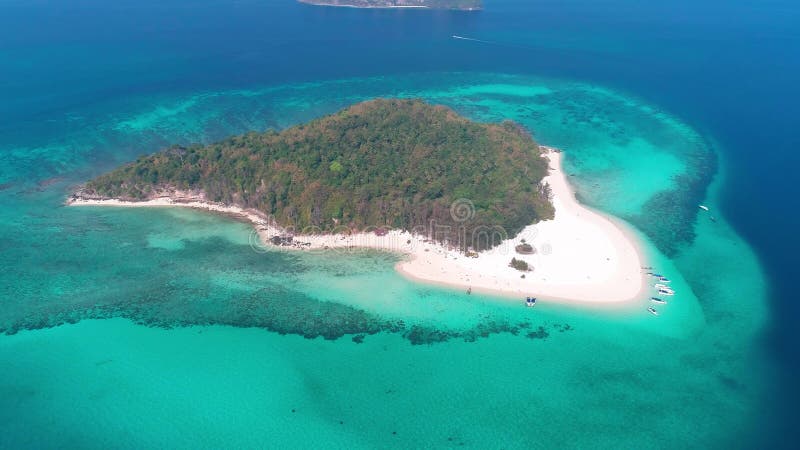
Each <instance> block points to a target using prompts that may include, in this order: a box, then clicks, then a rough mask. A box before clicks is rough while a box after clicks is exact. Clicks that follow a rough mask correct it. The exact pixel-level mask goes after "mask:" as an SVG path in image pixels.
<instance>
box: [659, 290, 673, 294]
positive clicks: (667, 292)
mask: <svg viewBox="0 0 800 450" xmlns="http://www.w3.org/2000/svg"><path fill="white" fill-rule="evenodd" d="M658 293H659V294H661V295H675V291H673V290H672V289H669V290H667V289H659V290H658Z"/></svg>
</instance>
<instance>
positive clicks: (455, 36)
mask: <svg viewBox="0 0 800 450" xmlns="http://www.w3.org/2000/svg"><path fill="white" fill-rule="evenodd" d="M451 37H452V38H453V39H460V40H462V41H472V42H482V43H484V44H500V43H499V42H492V41H484V40H482V39H473V38H468V37H464V36H457V35H455V34H454V35H453V36H451Z"/></svg>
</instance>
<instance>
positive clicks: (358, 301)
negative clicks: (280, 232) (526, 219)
mask: <svg viewBox="0 0 800 450" xmlns="http://www.w3.org/2000/svg"><path fill="white" fill-rule="evenodd" d="M397 95H399V96H406V97H423V98H426V99H429V100H430V101H432V102H436V103H444V104H447V105H449V106H451V107H453V108H455V109H456V110H458V111H459V112H461V113H463V114H465V115H467V116H469V117H472V118H474V119H477V120H501V119H504V118H510V119H514V120H518V121H520V122H521V123H523V124H525V125H526V126H528V127H529V128H531V129H532V130H533V131H534V133H535V135H536V137H537V138H538V139H539V140H540V141H541V142H542V143H544V144H547V145H553V146H557V147H561V148H563V149H564V151H565V153H566V155H567V158H566V164H567V165H566V167H567V171H568V172H569V173H571V174H573V176H572V177H571V178H572V181H573V182H574V183H575V185H576V186H577V188H578V191H579V194H580V197H581V199H582V200H584V201H585V202H587V203H588V204H589V205H591V206H594V207H597V208H600V209H602V210H604V211H608V212H611V213H613V214H616V215H618V216H620V217H622V218H624V219H625V220H627V221H629V222H630V223H632V224H633V225H635V226H637V227H638V228H639V229H640V230H641V231H642V232H643V233H644V234H643V239H646V249H647V252H648V253H649V254H650V255H651V258H652V261H653V262H654V266H656V267H657V268H658V270H659V271H660V272H662V273H665V274H667V275H668V276H669V277H670V278H673V279H674V280H675V282H674V284H675V285H676V289H677V290H678V292H679V294H678V295H676V297H675V298H674V300H673V302H672V304H669V305H666V306H664V307H662V308H660V309H661V310H662V315H661V316H659V317H657V318H656V317H653V316H650V315H649V314H647V313H646V312H645V311H644V305H645V304H646V303H645V302H644V299H643V306H642V311H641V313H638V312H637V313H633V314H615V313H613V312H603V311H597V310H593V309H583V308H579V307H573V306H559V305H555V304H547V303H546V302H542V304H541V305H539V306H537V308H535V310H534V311H531V310H529V309H527V308H524V307H522V306H521V304H517V303H515V302H513V301H512V302H510V301H508V300H505V299H493V298H485V297H481V296H477V295H475V296H471V297H466V296H465V295H463V293H461V292H456V291H450V290H444V289H440V288H435V287H429V286H424V285H419V284H414V283H410V282H408V281H406V280H404V279H403V278H402V277H400V276H399V275H397V274H396V273H395V272H394V271H393V269H392V266H393V264H394V262H395V261H396V257H394V256H392V255H387V254H381V253H357V254H340V253H330V254H323V255H317V254H315V255H306V254H293V253H286V252H266V253H264V252H256V251H254V250H253V248H252V247H251V245H250V238H251V230H249V228H248V227H247V226H246V225H243V224H239V223H235V222H232V221H230V220H228V219H225V218H222V217H216V216H212V215H208V214H203V213H200V212H195V211H185V210H169V209H161V210H147V211H143V210H117V209H96V208H63V207H60V204H61V202H62V201H63V198H64V196H65V195H66V193H67V192H68V190H69V187H70V186H71V185H72V183H75V182H79V181H80V180H83V179H85V178H87V177H89V176H91V175H93V174H96V173H99V172H102V171H104V170H106V169H108V168H110V167H113V166H114V165H116V164H119V163H121V162H124V161H127V160H130V159H131V158H133V157H134V156H135V155H136V154H139V153H142V152H148V151H154V150H156V149H157V148H158V147H160V146H162V145H165V144H166V143H171V142H191V141H196V140H199V141H204V142H208V141H211V140H214V139H218V138H220V137H223V136H226V135H230V134H233V133H238V132H243V131H246V130H248V129H265V128H270V127H274V128H280V127H285V126H289V125H291V124H294V123H298V122H302V121H305V120H309V119H311V118H313V117H316V116H319V115H322V114H325V113H328V112H332V111H334V110H336V109H338V108H340V107H342V106H345V105H347V104H349V103H352V102H355V101H359V100H362V99H366V98H371V97H375V96H397ZM131 103H133V104H132V105H131V104H125V105H119V104H114V105H109V104H105V105H102V106H96V107H95V110H94V111H93V112H91V113H87V114H86V115H85V116H82V117H80V118H76V119H75V120H76V121H77V122H78V123H79V124H80V126H76V127H74V129H72V131H70V132H69V133H68V134H66V135H65V136H62V137H60V138H59V139H58V141H57V142H41V143H38V144H37V145H35V146H33V147H27V148H25V147H18V150H16V151H4V152H3V153H2V154H3V157H4V160H5V163H6V164H5V165H4V168H5V175H4V176H5V178H6V179H10V180H12V181H11V182H12V183H13V186H12V187H11V188H9V189H5V190H4V191H2V192H0V199H2V201H3V203H4V204H5V205H7V208H5V209H4V210H3V212H2V216H0V224H2V227H3V234H2V235H3V236H4V237H3V242H2V244H3V249H4V252H3V253H2V255H1V256H0V258H2V259H3V264H4V267H7V268H9V270H6V271H4V272H3V273H2V274H0V278H2V283H0V285H2V286H3V298H4V302H5V305H4V306H5V307H4V308H3V311H2V312H0V326H2V328H3V329H4V330H5V331H6V332H7V333H15V334H10V335H8V336H3V337H0V355H1V356H0V360H3V361H10V362H11V364H10V370H6V371H4V373H3V374H2V375H0V379H1V381H0V385H2V386H3V389H4V390H5V391H6V393H5V395H4V396H3V399H2V400H0V401H2V402H3V403H4V405H3V408H0V410H2V411H4V414H5V417H4V418H3V422H4V423H6V424H7V425H8V428H9V429H10V430H12V431H11V432H10V433H5V434H4V435H3V437H2V438H0V439H2V441H0V443H2V444H4V445H3V446H12V447H19V446H31V445H37V446H38V445H43V446H51V445H56V444H64V443H67V444H73V445H84V446H87V445H89V446H94V445H98V444H99V443H102V442H107V443H109V442H112V441H113V442H115V443H116V444H117V445H119V444H120V441H121V442H122V443H123V445H129V446H130V447H141V446H144V445H154V444H155V443H158V442H160V443H165V444H166V445H181V446H215V445H216V446H219V445H226V446H227V445H231V446H233V445H241V446H255V445H258V444H263V443H265V442H269V443H272V444H274V445H275V446H282V445H285V446H288V445H290V444H291V443H296V439H297V436H300V435H302V436H307V437H308V439H310V440H309V441H307V442H308V443H309V445H313V444H314V443H318V444H321V443H327V444H331V445H333V446H336V445H339V446H348V447H358V446H363V447H374V446H383V445H390V444H397V445H399V446H404V447H408V446H419V445H430V446H459V445H467V446H472V447H487V446H488V447H498V446H502V447H512V448H515V447H525V446H527V447H530V446H534V447H536V446H544V443H547V442H550V443H552V442H564V443H568V444H571V445H576V446H584V447H585V446H590V445H591V446H594V445H601V446H615V447H668V446H686V445H687V444H688V443H691V444H692V445H697V446H722V445H725V444H727V443H731V442H733V441H734V440H735V439H736V438H737V436H736V432H735V431H733V430H741V432H742V433H743V435H748V434H749V433H748V429H747V426H748V424H750V425H751V426H752V423H753V419H754V417H753V411H755V410H757V408H758V407H759V405H760V404H761V403H762V402H763V398H764V397H763V396H764V394H765V391H766V386H767V384H768V382H769V378H768V373H767V372H766V371H765V369H764V366H763V362H762V361H761V360H760V359H759V358H760V357H759V356H758V354H757V352H755V351H754V347H753V346H754V345H755V337H756V336H757V334H758V333H759V331H760V329H761V327H762V326H763V325H764V323H765V321H766V320H767V318H766V306H765V298H764V296H765V284H764V281H763V278H762V275H761V271H760V269H759V267H758V264H757V261H756V260H755V257H754V255H753V254H752V252H751V251H750V249H749V247H748V246H747V245H746V244H745V243H744V242H743V241H742V240H741V239H740V238H738V237H737V236H736V234H735V233H734V232H733V231H732V230H731V229H730V228H729V227H728V225H727V224H726V223H725V221H724V218H723V217H717V219H718V220H717V222H711V221H710V220H709V219H708V217H707V216H704V215H702V214H700V215H698V212H699V210H698V209H697V207H696V205H697V203H699V202H703V203H705V204H707V205H709V206H710V207H711V208H712V211H714V210H716V209H717V201H716V195H717V191H718V188H717V186H718V184H719V178H720V175H717V178H716V180H717V181H715V183H714V184H713V185H712V186H711V190H710V191H707V185H706V183H707V181H708V180H709V179H710V177H711V176H713V175H714V174H715V173H717V169H716V168H717V164H716V157H715V151H714V148H713V147H712V146H711V144H710V143H708V142H707V141H706V140H705V139H703V138H702V137H701V136H700V135H699V134H698V133H696V132H695V131H693V130H692V129H691V128H690V127H688V126H687V125H685V124H683V123H681V122H680V121H679V120H678V119H676V118H674V117H672V116H670V115H669V114H667V113H666V112H663V111H659V110H658V109H657V108H656V107H654V106H652V105H648V104H646V103H644V102H642V101H640V100H638V99H635V98H633V97H631V96H628V95H624V94H621V93H619V92H614V91H610V90H608V89H603V88H599V87H596V86H592V85H588V84H582V83H576V82H562V81H554V80H547V79H540V78H533V77H523V76H515V75H507V74H489V73H487V74H464V73H446V74H424V75H417V76H403V77H377V78H365V79H344V80H339V81H333V82H325V83H310V84H298V85H287V86H278V87H269V88H263V89H250V90H233V91H211V92H198V93H196V94H191V95H185V96H177V97H176V96H172V97H170V96H153V97H150V98H141V99H138V100H137V101H136V102H131ZM654 162H657V167H653V164H654ZM53 177H56V178H55V179H53ZM42 180H50V181H47V182H44V183H43V182H42ZM654 202H656V204H658V203H657V202H666V203H662V204H666V205H669V208H670V209H669V210H670V211H673V212H674V213H673V214H672V215H670V220H664V218H663V217H658V215H657V213H654V211H653V209H652V208H653V207H654V206H653V205H654ZM654 216H655V217H654ZM556 250H557V249H556ZM665 255H670V257H671V259H668V258H667V256H665ZM111 318H113V319H111ZM96 319H105V320H96ZM72 322H78V323H76V324H74V325H68V324H66V323H72ZM58 324H65V325H61V326H57V327H55V328H52V326H53V325H58ZM137 324H138V325H137ZM303 336H306V337H308V338H312V339H306V338H304V337H303ZM325 337H327V338H328V339H325ZM52 373H58V374H60V376H59V377H52V376H43V374H52ZM293 409H294V411H295V412H292V410H293ZM31 427H36V428H40V429H46V430H49V431H48V432H45V433H38V434H35V435H31V434H29V433H27V432H26V430H29V429H31ZM643 430H646V431H643ZM395 433H396V434H395ZM121 436H125V437H126V438H125V439H122V440H120V437H121ZM187 439H191V440H189V441H187ZM312 440H313V441H312Z"/></svg>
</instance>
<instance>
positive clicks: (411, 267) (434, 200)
mask: <svg viewBox="0 0 800 450" xmlns="http://www.w3.org/2000/svg"><path fill="white" fill-rule="evenodd" d="M560 157H561V155H560V152H558V151H555V150H553V149H551V148H549V147H545V146H540V145H538V144H537V143H536V142H535V141H534V139H533V137H532V135H531V134H530V133H529V132H528V131H527V130H525V129H524V128H523V127H522V126H520V125H518V124H516V123H514V122H511V121H505V122H502V123H478V122H473V121H470V120H468V119H466V118H464V117H461V116H459V115H458V114H456V113H455V112H454V111H453V110H451V109H449V108H446V107H444V106H434V105H430V104H427V103H425V102H423V101H420V100H401V99H376V100H372V101H367V102H363V103H359V104H355V105H352V106H350V107H348V108H346V109H343V110H341V111H339V112H336V113H334V114H331V115H328V116H325V117H322V118H319V119H316V120H313V121H311V122H309V123H306V124H302V125H297V126H294V127H291V128H288V129H285V130H283V131H272V130H270V131H266V132H263V133H255V132H251V133H247V134H244V135H241V136H235V137H231V138H229V139H226V140H224V141H221V142H217V143H214V144H211V145H192V146H188V147H183V146H173V147H170V148H167V149H165V150H163V151H160V152H158V153H155V154H152V155H149V156H142V157H140V158H139V159H137V160H136V161H134V162H132V163H129V164H126V165H124V166H122V167H120V168H118V169H116V170H114V171H112V172H110V173H107V174H105V175H101V176H99V177H97V178H95V179H93V180H91V181H89V182H87V183H86V184H85V185H84V186H82V187H80V188H79V189H78V190H77V191H76V192H75V193H74V194H73V195H72V196H71V198H70V199H69V200H68V204H72V205H107V206H149V207H156V206H184V207H192V208H198V209H204V210H210V211H216V212H220V213H225V214H232V215H235V216H237V217H239V218H242V219H244V220H247V221H249V222H251V223H253V225H254V226H255V229H256V230H257V231H258V236H259V241H260V243H261V244H263V245H267V246H280V247H288V248H291V249H299V250H308V249H332V248H364V247H368V248H377V249H382V250H389V251H394V252H399V253H403V254H407V255H409V256H410V258H407V259H405V260H404V261H402V262H401V263H399V264H398V266H397V268H398V269H399V270H400V271H401V272H403V273H404V274H406V275H407V276H409V277H412V278H415V279H419V280H424V281H428V282H435V283H442V284H447V285H449V286H458V287H460V288H464V289H468V290H469V291H470V292H471V291H472V289H473V287H474V288H475V289H476V290H478V291H481V290H483V291H487V292H492V293H500V294H504V295H509V294H511V295H513V296H519V295H524V294H525V293H527V294H537V295H546V296H549V297H550V298H561V299H566V300H573V301H575V300H577V301H595V302H609V301H612V302H620V301H629V300H632V299H634V298H635V297H636V296H637V295H639V294H640V291H641V289H642V286H643V283H642V275H641V270H640V267H641V257H640V255H639V252H638V250H637V247H636V241H635V238H633V237H632V236H631V235H630V234H629V233H628V232H627V231H626V230H624V229H623V228H622V227H621V226H620V225H618V224H616V223H614V222H612V221H611V220H610V219H609V218H606V217H604V216H602V215H600V214H598V213H596V212H593V211H590V210H588V209H586V208H584V207H583V206H582V205H580V204H578V203H577V201H576V200H575V198H574V194H573V192H572V191H571V190H570V188H569V185H568V183H567V181H566V177H565V176H564V174H563V172H561V170H560ZM517 298H518V297H517Z"/></svg>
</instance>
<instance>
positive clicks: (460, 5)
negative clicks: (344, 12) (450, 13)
mask: <svg viewBox="0 0 800 450" xmlns="http://www.w3.org/2000/svg"><path fill="white" fill-rule="evenodd" d="M298 1H299V2H300V3H307V4H309V5H317V6H343V7H350V8H428V9H452V10H460V11H477V10H480V9H483V2H482V0H298Z"/></svg>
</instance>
